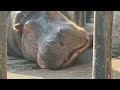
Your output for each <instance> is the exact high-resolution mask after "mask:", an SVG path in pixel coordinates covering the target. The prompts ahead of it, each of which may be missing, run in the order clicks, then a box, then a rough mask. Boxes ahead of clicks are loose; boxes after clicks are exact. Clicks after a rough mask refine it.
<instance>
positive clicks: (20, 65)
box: [7, 49, 120, 79]
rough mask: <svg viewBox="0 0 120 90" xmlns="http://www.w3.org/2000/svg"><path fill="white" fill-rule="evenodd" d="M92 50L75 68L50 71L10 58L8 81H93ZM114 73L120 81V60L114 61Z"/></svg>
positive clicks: (34, 64)
mask: <svg viewBox="0 0 120 90" xmlns="http://www.w3.org/2000/svg"><path fill="white" fill-rule="evenodd" d="M91 60H92V49H88V50H87V51H86V52H85V53H84V54H83V55H81V57H80V58H78V60H77V61H76V62H75V63H74V65H73V66H71V67H69V68H66V69H60V70H49V69H39V67H38V65H37V64H36V63H33V62H30V61H28V60H26V59H21V58H17V57H16V58H15V57H8V64H7V68H8V72H7V78H8V79H91V77H92V65H91ZM112 72H113V78H114V79H120V60H119V59H117V58H113V59H112Z"/></svg>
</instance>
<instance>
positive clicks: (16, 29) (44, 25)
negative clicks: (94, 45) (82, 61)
mask: <svg viewBox="0 0 120 90" xmlns="http://www.w3.org/2000/svg"><path fill="white" fill-rule="evenodd" d="M7 23H8V24H7V31H8V55H12V56H20V57H24V58H27V59H29V60H32V61H34V62H37V63H38V65H39V66H40V67H41V68H48V69H60V68H66V67H69V66H70V65H71V64H72V63H73V62H74V61H75V59H76V58H77V57H78V56H79V55H80V54H81V53H82V52H84V51H85V50H86V49H87V48H88V47H89V46H90V43H91V42H90V37H89V35H88V34H87V32H85V31H84V29H83V28H80V27H78V26H77V25H76V24H75V23H73V22H71V21H70V20H69V19H67V18H66V17H65V16H64V15H63V14H61V13H60V12H57V11H22V12H17V11H14V12H11V13H10V14H9V16H8V21H7Z"/></svg>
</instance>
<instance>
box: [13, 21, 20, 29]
mask: <svg viewBox="0 0 120 90" xmlns="http://www.w3.org/2000/svg"><path fill="white" fill-rule="evenodd" d="M20 28H21V24H20V23H17V24H14V25H13V29H14V30H15V31H19V30H20Z"/></svg>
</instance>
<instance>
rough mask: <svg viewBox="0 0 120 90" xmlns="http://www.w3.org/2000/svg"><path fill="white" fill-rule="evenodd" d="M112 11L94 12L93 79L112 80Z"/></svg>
mask: <svg viewBox="0 0 120 90" xmlns="http://www.w3.org/2000/svg"><path fill="white" fill-rule="evenodd" d="M112 22H113V12H112V11H95V12H94V31H93V66H92V78H93V79H111V78H112V75H111V57H112V55H111V54H112Z"/></svg>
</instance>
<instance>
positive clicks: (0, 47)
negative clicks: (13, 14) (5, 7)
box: [0, 11, 7, 79]
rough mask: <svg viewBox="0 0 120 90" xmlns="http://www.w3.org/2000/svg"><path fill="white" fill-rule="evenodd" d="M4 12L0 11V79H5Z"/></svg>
mask: <svg viewBox="0 0 120 90" xmlns="http://www.w3.org/2000/svg"><path fill="white" fill-rule="evenodd" d="M6 15H7V12H6V11H0V79H7V62H6V61H7V37H6Z"/></svg>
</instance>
